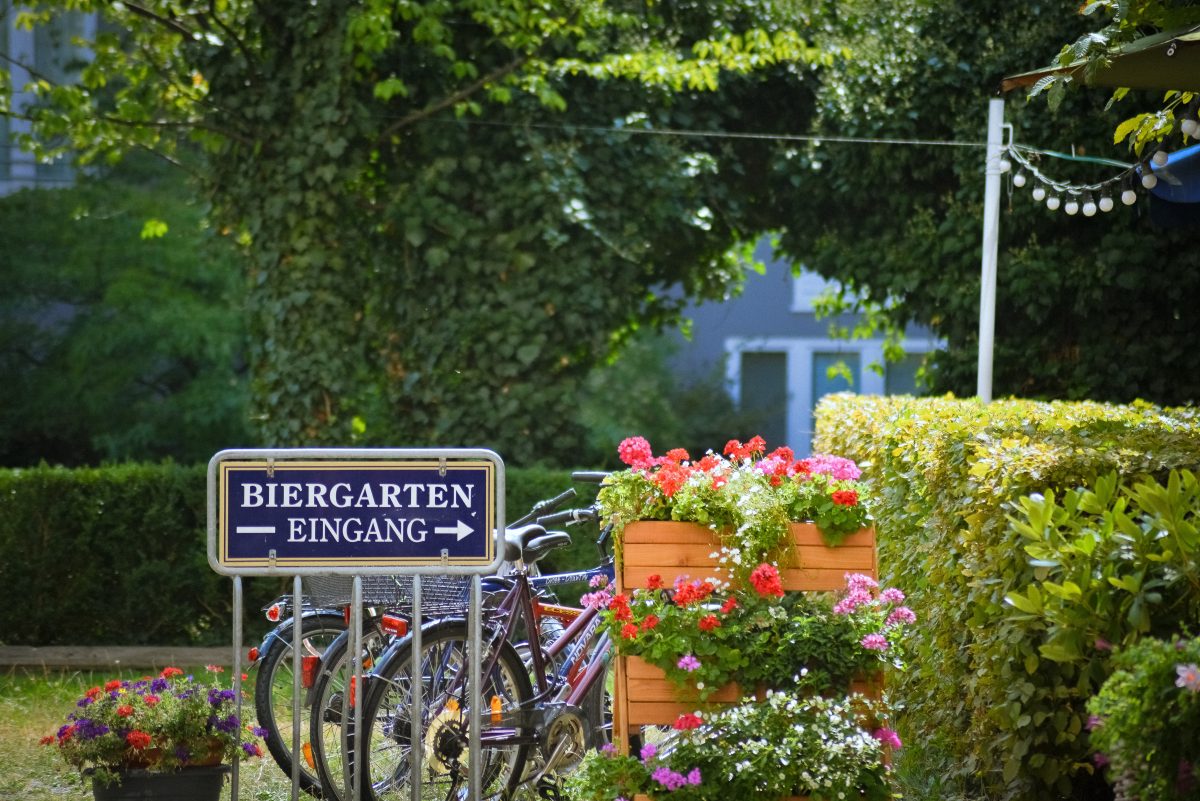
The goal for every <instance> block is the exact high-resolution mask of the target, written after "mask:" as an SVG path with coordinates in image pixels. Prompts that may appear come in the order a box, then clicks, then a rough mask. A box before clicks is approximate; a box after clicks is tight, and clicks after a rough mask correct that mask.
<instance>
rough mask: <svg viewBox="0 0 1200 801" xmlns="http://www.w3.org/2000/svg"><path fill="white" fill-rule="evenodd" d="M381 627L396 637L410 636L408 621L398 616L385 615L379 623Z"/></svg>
mask: <svg viewBox="0 0 1200 801" xmlns="http://www.w3.org/2000/svg"><path fill="white" fill-rule="evenodd" d="M379 627H380V628H381V629H383V630H384V631H385V632H387V633H388V634H392V635H395V636H396V637H403V636H404V635H405V634H408V621H407V620H405V619H404V618H402V617H399V616H397V615H384V616H383V617H382V619H381V620H380V622H379Z"/></svg>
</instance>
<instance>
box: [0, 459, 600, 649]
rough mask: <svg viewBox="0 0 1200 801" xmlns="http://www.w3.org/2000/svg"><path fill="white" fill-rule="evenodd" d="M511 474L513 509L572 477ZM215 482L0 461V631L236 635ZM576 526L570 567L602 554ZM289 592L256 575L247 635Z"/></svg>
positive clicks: (156, 468) (153, 469) (14, 640)
mask: <svg viewBox="0 0 1200 801" xmlns="http://www.w3.org/2000/svg"><path fill="white" fill-rule="evenodd" d="M505 480H506V487H505V499H506V505H507V509H508V517H509V519H515V518H516V517H518V516H520V515H521V514H523V513H524V512H525V511H526V510H527V509H528V508H529V507H530V506H532V505H533V503H534V501H535V500H540V499H542V498H548V497H551V496H553V495H557V494H558V493H560V492H562V490H563V489H565V488H566V487H567V486H568V485H570V483H571V482H570V477H569V475H568V474H567V473H566V472H565V471H549V470H531V471H524V470H519V469H512V468H509V469H506V470H505ZM206 492H207V485H206V472H205V468H204V467H203V466H195V467H183V466H179V465H175V464H171V463H166V464H158V465H138V464H125V465H118V466H112V467H104V468H84V469H76V470H69V469H65V468H61V467H48V466H46V465H42V466H40V467H35V468H28V469H20V470H0V497H3V498H4V499H5V501H4V504H3V506H0V632H2V633H0V642H3V643H4V644H8V645H109V644H113V643H121V644H125V645H143V644H153V645H217V644H221V643H228V642H230V639H231V636H232V634H231V629H230V626H231V622H232V612H233V604H232V593H231V591H230V587H229V582H228V580H227V579H225V578H224V577H222V576H219V575H218V574H216V573H215V572H213V570H212V568H211V567H210V566H209V564H208V558H207V542H208V540H207V533H206V525H207V522H206V514H207V506H206V504H207V496H206ZM580 494H581V497H583V498H585V499H586V498H587V497H588V496H587V490H586V489H582V488H581V490H580ZM576 536H577V539H578V540H579V541H580V543H581V547H580V548H579V549H578V551H577V552H575V553H573V554H571V555H568V554H564V555H563V556H562V557H560V560H561V567H562V568H563V569H568V568H570V567H572V566H574V565H575V564H583V565H586V564H588V563H589V562H590V564H593V565H594V564H596V553H595V549H594V548H590V547H589V548H586V549H585V548H584V547H583V546H584V545H589V544H590V539H594V537H591V538H589V536H588V535H587V534H586V533H582V534H577V535H576ZM283 592H291V581H290V580H286V579H254V580H250V581H248V582H246V591H245V598H244V600H243V605H244V609H245V610H246V614H247V615H248V621H249V623H248V625H247V632H246V634H245V635H244V637H245V639H246V640H247V641H250V640H252V639H254V638H255V637H257V636H259V635H260V634H261V633H263V627H264V626H266V625H267V624H266V622H265V621H264V620H263V618H262V616H261V615H259V614H258V613H257V610H258V609H259V608H261V607H262V606H264V605H266V604H267V603H268V602H269V601H270V600H271V599H272V598H274V597H275V596H276V595H278V594H280V593H283ZM168 596H169V598H168ZM164 598H168V600H169V603H168V602H165V601H164Z"/></svg>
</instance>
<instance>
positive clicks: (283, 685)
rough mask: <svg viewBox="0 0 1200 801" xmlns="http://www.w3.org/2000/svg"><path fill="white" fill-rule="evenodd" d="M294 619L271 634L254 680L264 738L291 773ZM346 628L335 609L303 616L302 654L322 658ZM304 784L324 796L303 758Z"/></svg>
mask: <svg viewBox="0 0 1200 801" xmlns="http://www.w3.org/2000/svg"><path fill="white" fill-rule="evenodd" d="M293 625H294V622H293V620H285V621H284V622H283V623H280V624H279V625H278V626H277V627H276V628H275V631H274V632H273V634H274V635H275V636H273V637H271V638H269V639H270V642H269V643H268V645H267V647H266V648H265V649H263V652H262V653H261V654H260V655H259V661H258V676H257V677H255V680H254V712H255V715H256V717H257V718H258V725H259V726H261V727H262V728H263V729H265V730H266V732H267V733H266V735H265V737H264V738H263V739H264V740H265V741H266V745H267V750H268V751H270V753H271V756H272V758H274V760H275V763H276V764H277V765H279V767H280V768H281V769H282V770H283V772H284V773H286V774H287V775H288V776H291V775H292V720H293V718H292V690H293V676H294V675H295V673H294V672H293V670H292V667H293V661H292V627H293ZM345 629H346V621H345V619H344V618H343V617H342V616H341V615H340V614H336V613H332V612H318V613H316V614H312V615H308V616H306V617H304V618H302V620H301V632H300V635H301V637H303V639H302V640H301V644H300V648H301V651H300V655H301V658H305V657H310V658H316V659H319V658H320V657H321V655H322V654H324V653H325V649H326V648H328V647H329V645H330V644H331V643H332V642H333V641H334V639H335V638H336V637H337V636H338V635H339V634H341V633H342V632H343V631H345ZM308 730H309V721H308V707H307V706H306V705H305V704H304V699H302V700H301V718H300V732H301V735H302V736H304V735H307V732H308ZM300 787H301V789H303V790H304V791H305V792H307V793H309V794H311V795H315V796H317V797H320V789H321V784H320V779H319V777H318V776H317V775H316V772H315V771H314V770H313V768H312V767H311V766H309V765H308V764H307V763H306V760H303V759H302V760H301V761H300Z"/></svg>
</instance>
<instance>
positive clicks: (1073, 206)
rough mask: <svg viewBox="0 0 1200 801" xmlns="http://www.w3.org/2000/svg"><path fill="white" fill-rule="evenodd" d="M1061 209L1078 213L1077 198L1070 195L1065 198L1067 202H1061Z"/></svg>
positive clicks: (1073, 213) (1071, 213)
mask: <svg viewBox="0 0 1200 801" xmlns="http://www.w3.org/2000/svg"><path fill="white" fill-rule="evenodd" d="M1063 211H1065V212H1066V213H1067V214H1070V215H1075V214H1078V213H1079V198H1077V197H1075V196H1074V195H1072V196H1071V197H1068V198H1067V202H1066V203H1064V204H1063Z"/></svg>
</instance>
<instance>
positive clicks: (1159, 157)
mask: <svg viewBox="0 0 1200 801" xmlns="http://www.w3.org/2000/svg"><path fill="white" fill-rule="evenodd" d="M1168 158H1169V156H1168V155H1167V151H1165V150H1155V151H1154V155H1153V156H1151V157H1150V160H1151V161H1153V162H1154V166H1155V167H1165V166H1167V159H1168Z"/></svg>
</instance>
